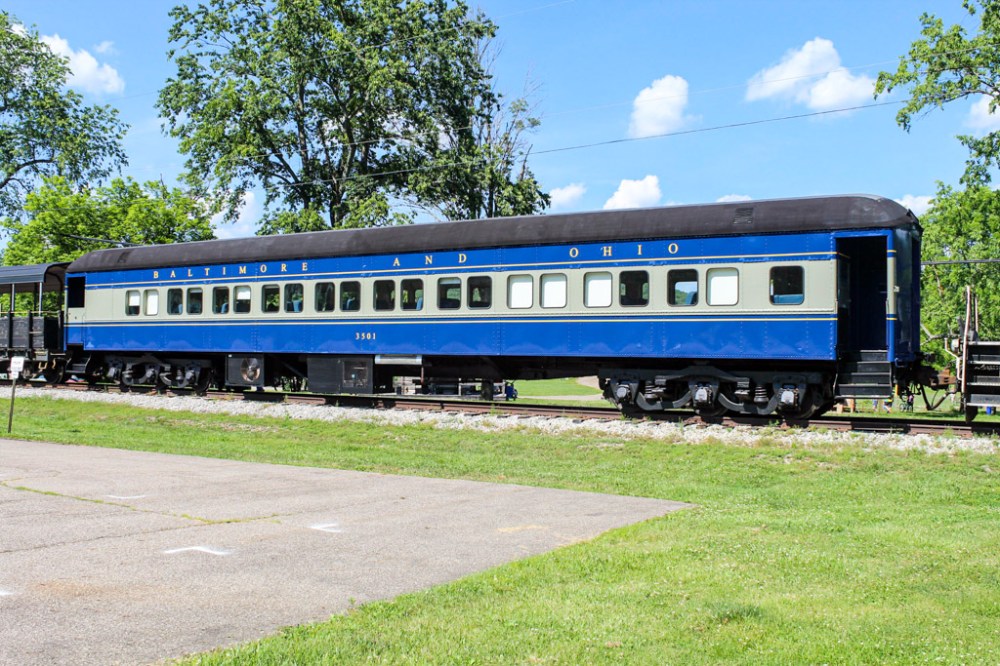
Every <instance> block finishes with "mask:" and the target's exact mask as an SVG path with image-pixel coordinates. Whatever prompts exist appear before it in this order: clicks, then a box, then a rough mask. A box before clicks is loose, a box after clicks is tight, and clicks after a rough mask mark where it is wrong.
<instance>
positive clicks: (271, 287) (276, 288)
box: [260, 284, 281, 314]
mask: <svg viewBox="0 0 1000 666" xmlns="http://www.w3.org/2000/svg"><path fill="white" fill-rule="evenodd" d="M269 296H274V297H276V300H275V301H274V306H273V307H272V306H270V305H268V302H267V299H268V297H269ZM260 311H261V313H262V314H276V313H278V312H281V285H278V284H265V285H261V288H260Z"/></svg>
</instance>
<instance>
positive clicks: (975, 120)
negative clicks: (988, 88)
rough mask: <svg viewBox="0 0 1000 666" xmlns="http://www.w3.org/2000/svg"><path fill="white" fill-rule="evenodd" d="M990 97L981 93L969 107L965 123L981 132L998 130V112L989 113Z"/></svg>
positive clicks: (999, 124)
mask: <svg viewBox="0 0 1000 666" xmlns="http://www.w3.org/2000/svg"><path fill="white" fill-rule="evenodd" d="M991 101H992V98H991V97H987V96H985V95H983V96H982V97H980V98H979V99H978V100H976V103H975V104H973V105H972V108H970V109H969V117H968V119H967V120H966V125H968V126H969V127H971V128H973V129H977V130H980V131H983V132H995V131H996V130H1000V113H995V112H994V113H990V102H991Z"/></svg>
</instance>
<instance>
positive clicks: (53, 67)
mask: <svg viewBox="0 0 1000 666" xmlns="http://www.w3.org/2000/svg"><path fill="white" fill-rule="evenodd" d="M69 73H70V70H69V67H68V66H67V63H66V61H65V60H64V59H63V58H60V57H59V56H57V55H56V54H54V53H53V52H52V51H51V50H50V49H49V47H48V46H46V45H45V44H43V43H42V42H41V41H40V40H39V38H38V33H37V31H35V30H33V29H28V28H26V27H24V26H23V25H21V24H20V23H19V22H18V21H17V20H16V19H15V18H14V17H12V16H11V15H10V14H8V13H6V12H2V11H0V215H2V214H6V215H16V214H18V212H19V210H20V208H21V206H22V205H23V203H24V197H25V195H26V194H27V193H28V192H30V191H31V190H32V189H33V188H34V187H35V185H37V183H38V181H39V179H40V178H42V177H45V176H53V175H59V176H62V177H63V178H65V179H66V180H68V181H69V182H71V183H76V184H79V183H83V182H87V181H92V180H96V179H100V178H104V177H106V176H107V175H109V174H110V173H111V172H112V171H113V170H115V169H116V168H118V167H120V166H121V165H123V164H125V163H126V159H125V152H124V151H123V149H122V145H121V142H122V139H123V137H124V135H125V131H126V129H127V126H126V125H125V124H124V123H122V122H120V121H119V120H118V112H117V111H115V110H114V109H112V108H111V107H109V106H86V105H84V103H83V100H82V98H81V96H80V95H79V94H78V93H76V92H74V91H72V90H67V89H66V87H65V86H66V80H67V77H68V76H69Z"/></svg>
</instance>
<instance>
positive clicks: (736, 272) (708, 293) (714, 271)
mask: <svg viewBox="0 0 1000 666" xmlns="http://www.w3.org/2000/svg"><path fill="white" fill-rule="evenodd" d="M724 272H725V273H731V274H732V276H733V277H735V278H736V289H735V300H733V301H732V302H730V301H725V302H714V301H713V298H712V284H713V282H712V278H713V276H715V275H718V276H719V277H720V278H722V277H727V276H726V275H723V273H724ZM721 286H722V285H720V290H721ZM724 293H727V294H728V293H729V292H728V286H727V287H726V292H724ZM739 302H740V269H739V268H738V267H736V266H717V267H715V268H709V269H708V270H707V271H705V304H706V305H708V306H710V307H732V306H734V305H738V304H739Z"/></svg>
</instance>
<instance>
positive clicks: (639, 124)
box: [628, 74, 691, 138]
mask: <svg viewBox="0 0 1000 666" xmlns="http://www.w3.org/2000/svg"><path fill="white" fill-rule="evenodd" d="M687 102H688V82H687V81H685V80H684V79H683V78H681V77H679V76H672V75H669V74H668V75H667V76H664V77H663V78H662V79H657V80H656V81H653V83H652V84H651V85H650V86H649V87H648V88H643V89H642V90H641V91H639V94H638V95H636V98H635V100H633V102H632V119H631V121H630V122H629V126H628V135H629V136H630V137H634V138H642V137H645V136H655V135H657V134H666V133H667V132H673V131H675V130H678V129H680V128H681V127H684V125H685V124H686V123H687V122H688V121H690V119H691V118H690V117H689V116H685V115H684V107H686V106H687Z"/></svg>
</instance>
